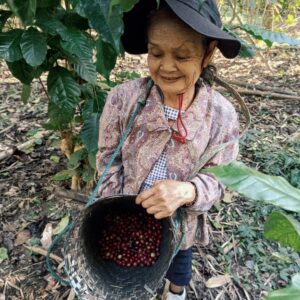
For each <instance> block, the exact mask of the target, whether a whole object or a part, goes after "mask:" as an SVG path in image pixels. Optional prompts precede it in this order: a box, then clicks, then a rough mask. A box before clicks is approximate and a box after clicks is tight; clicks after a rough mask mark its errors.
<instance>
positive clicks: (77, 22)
mask: <svg viewBox="0 0 300 300" xmlns="http://www.w3.org/2000/svg"><path fill="white" fill-rule="evenodd" d="M62 22H63V23H64V24H65V25H66V26H67V27H68V28H73V29H78V30H87V29H89V28H90V26H89V20H88V19H86V18H84V17H82V16H80V15H79V14H77V13H75V12H72V11H71V12H67V13H66V14H65V15H64V17H63V19H62Z"/></svg>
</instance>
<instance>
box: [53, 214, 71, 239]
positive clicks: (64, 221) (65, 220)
mask: <svg viewBox="0 0 300 300" xmlns="http://www.w3.org/2000/svg"><path fill="white" fill-rule="evenodd" d="M69 220H70V218H69V216H68V215H67V216H65V217H63V218H62V219H61V220H60V222H59V223H58V224H57V226H56V227H55V228H54V229H53V232H52V233H53V235H57V234H60V233H62V232H63V231H64V230H65V229H66V227H67V226H68V224H69Z"/></svg>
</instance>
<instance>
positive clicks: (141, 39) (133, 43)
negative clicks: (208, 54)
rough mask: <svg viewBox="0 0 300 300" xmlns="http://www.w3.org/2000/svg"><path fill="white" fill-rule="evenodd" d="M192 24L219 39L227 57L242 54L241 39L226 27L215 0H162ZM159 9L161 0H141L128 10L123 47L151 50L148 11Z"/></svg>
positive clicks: (136, 50) (208, 35)
mask: <svg viewBox="0 0 300 300" xmlns="http://www.w3.org/2000/svg"><path fill="white" fill-rule="evenodd" d="M163 2H164V3H163ZM161 4H167V6H169V7H170V9H171V10H172V11H173V12H174V13H175V14H176V15H177V16H178V17H179V18H180V19H181V20H182V21H183V22H184V23H186V24H187V25H188V26H190V27H191V28H192V29H194V30H195V31H196V32H198V33H200V34H202V35H204V36H206V37H208V38H210V39H212V40H217V41H218V45H217V47H218V48H219V49H220V51H221V52H222V54H223V55H224V56H225V57H226V58H234V57H235V56H237V55H238V54H239V51H240V48H241V43H240V42H239V41H238V40H236V39H235V38H234V37H233V36H231V35H229V34H228V33H227V32H225V31H223V30H222V22H221V17H220V14H219V11H218V8H217V5H216V2H215V1H214V0H161ZM155 9H157V0H140V1H139V2H138V3H137V4H136V5H135V6H134V8H133V9H132V10H131V11H129V12H127V13H125V14H124V17H123V21H124V34H123V35H122V37H121V40H122V43H123V47H124V49H125V51H126V52H128V53H130V54H144V53H147V52H148V50H147V26H148V15H149V13H150V12H151V11H154V10H155Z"/></svg>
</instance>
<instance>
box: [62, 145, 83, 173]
mask: <svg viewBox="0 0 300 300" xmlns="http://www.w3.org/2000/svg"><path fill="white" fill-rule="evenodd" d="M86 154H87V152H86V149H84V148H82V149H80V150H78V151H75V152H73V153H72V154H71V156H70V158H69V161H68V164H67V166H68V168H69V169H72V170H75V169H77V168H78V167H79V165H80V163H81V160H83V159H84V157H85V155H86Z"/></svg>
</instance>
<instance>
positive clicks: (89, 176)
mask: <svg viewBox="0 0 300 300" xmlns="http://www.w3.org/2000/svg"><path fill="white" fill-rule="evenodd" d="M94 177H95V170H94V169H93V168H91V166H89V165H84V166H83V170H82V180H83V181H85V182H89V181H91V180H93V179H94Z"/></svg>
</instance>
